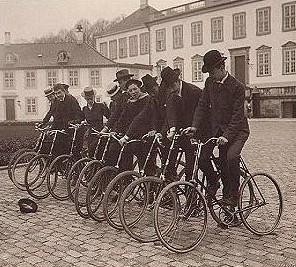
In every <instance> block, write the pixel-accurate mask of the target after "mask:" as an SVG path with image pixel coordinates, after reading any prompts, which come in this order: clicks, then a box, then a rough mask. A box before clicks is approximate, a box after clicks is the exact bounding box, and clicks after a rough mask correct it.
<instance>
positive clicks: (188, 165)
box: [161, 67, 202, 181]
mask: <svg viewBox="0 0 296 267" xmlns="http://www.w3.org/2000/svg"><path fill="white" fill-rule="evenodd" d="M161 77H162V82H164V83H165V84H166V86H167V98H166V104H165V105H166V122H167V126H168V131H167V139H168V140H170V141H171V140H172V139H173V137H174V135H175V134H176V133H177V132H178V131H179V130H180V129H185V128H186V127H188V126H191V124H192V120H193V116H194V111H195V108H196V107H197V104H198V101H199V99H200V96H201V93H202V90H201V89H200V88H198V87H197V86H195V85H193V84H189V83H186V82H184V81H182V80H180V74H179V73H178V71H174V70H173V69H171V68H170V67H166V68H164V69H163V70H162V72H161ZM178 146H179V147H181V148H182V149H183V150H184V151H185V179H186V180H187V181H189V180H190V179H191V177H192V171H193V165H194V148H193V147H192V145H191V143H190V139H189V138H188V137H186V136H181V137H180V138H179V140H178ZM177 152H178V149H175V150H174V152H173V154H172V157H171V159H170V164H169V166H168V168H167V169H168V173H167V175H168V177H170V175H174V174H175V170H174V164H175V159H177Z"/></svg>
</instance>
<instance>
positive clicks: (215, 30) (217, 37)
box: [211, 17, 223, 43]
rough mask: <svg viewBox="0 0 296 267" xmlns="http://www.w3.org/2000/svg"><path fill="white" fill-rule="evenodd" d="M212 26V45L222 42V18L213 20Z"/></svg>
mask: <svg viewBox="0 0 296 267" xmlns="http://www.w3.org/2000/svg"><path fill="white" fill-rule="evenodd" d="M211 25H212V43H218V42H223V17H218V18H213V19H212V20H211Z"/></svg>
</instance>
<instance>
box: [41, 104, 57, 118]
mask: <svg viewBox="0 0 296 267" xmlns="http://www.w3.org/2000/svg"><path fill="white" fill-rule="evenodd" d="M57 101H58V100H57V99H55V100H54V101H53V102H51V103H50V108H49V110H48V111H47V113H46V115H45V117H44V119H43V120H42V123H48V122H49V120H50V118H51V117H54V116H55V112H56V106H57Z"/></svg>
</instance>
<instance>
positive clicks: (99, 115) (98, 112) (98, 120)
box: [82, 102, 110, 131]
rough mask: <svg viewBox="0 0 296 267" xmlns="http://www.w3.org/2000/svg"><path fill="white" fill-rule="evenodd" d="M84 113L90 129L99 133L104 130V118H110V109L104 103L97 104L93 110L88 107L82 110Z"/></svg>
mask: <svg viewBox="0 0 296 267" xmlns="http://www.w3.org/2000/svg"><path fill="white" fill-rule="evenodd" d="M82 112H83V115H84V119H85V120H86V121H87V122H88V123H89V125H90V127H91V128H94V129H96V130H98V131H100V130H102V128H103V116H105V117H106V118H107V119H108V118H109V117H110V111H109V108H108V107H107V106H106V105H105V104H103V103H97V102H95V103H94V104H93V107H92V109H90V108H89V107H88V106H87V105H86V106H84V107H83V108H82Z"/></svg>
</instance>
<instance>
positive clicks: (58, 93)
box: [55, 89, 66, 101]
mask: <svg viewBox="0 0 296 267" xmlns="http://www.w3.org/2000/svg"><path fill="white" fill-rule="evenodd" d="M65 94H66V93H65V91H63V90H62V89H59V90H57V91H55V95H56V98H57V99H59V100H60V101H62V100H63V99H64V97H65Z"/></svg>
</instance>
